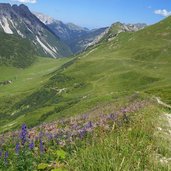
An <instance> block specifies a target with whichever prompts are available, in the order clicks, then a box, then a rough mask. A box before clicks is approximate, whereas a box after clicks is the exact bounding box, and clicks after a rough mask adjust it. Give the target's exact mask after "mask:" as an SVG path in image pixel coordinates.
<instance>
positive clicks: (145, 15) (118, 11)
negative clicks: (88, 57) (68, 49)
mask: <svg viewBox="0 0 171 171" xmlns="http://www.w3.org/2000/svg"><path fill="white" fill-rule="evenodd" d="M0 3H11V4H21V3H24V4H26V5H27V6H28V7H29V8H30V10H31V11H35V12H41V13H44V14H47V15H49V16H51V17H53V18H55V19H58V20H61V21H63V22H65V23H68V22H72V23H75V24H77V25H80V26H82V27H88V28H99V27H105V26H110V25H111V24H112V23H114V22H117V21H120V22H123V23H147V24H154V23H156V22H158V21H160V20H162V19H164V18H165V17H167V16H169V15H171V0H0Z"/></svg>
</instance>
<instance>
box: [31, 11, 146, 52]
mask: <svg viewBox="0 0 171 171" xmlns="http://www.w3.org/2000/svg"><path fill="white" fill-rule="evenodd" d="M34 14H35V15H36V16H37V18H39V19H40V21H42V22H43V23H44V24H46V25H47V26H48V27H49V28H50V29H51V30H52V31H53V32H54V33H55V34H56V35H57V36H59V37H60V38H61V40H63V41H64V42H65V43H66V44H67V45H68V46H69V47H70V48H71V50H72V52H73V53H80V52H82V51H83V50H85V49H86V48H88V47H89V46H92V45H95V44H97V43H98V42H99V41H100V40H101V39H102V38H103V37H104V36H105V35H106V34H107V33H108V32H110V30H111V29H112V28H113V27H114V26H116V27H118V33H120V32H125V31H127V32H130V31H131V32H135V31H138V30H140V29H143V28H144V27H146V26H147V25H146V24H144V23H137V24H123V23H120V22H117V23H114V24H113V25H112V26H111V27H104V28H98V29H93V30H89V29H88V28H84V27H80V26H77V25H75V24H73V23H66V24H65V23H63V22H62V21H59V20H56V19H54V18H52V17H50V16H48V15H45V14H42V13H37V12H34Z"/></svg>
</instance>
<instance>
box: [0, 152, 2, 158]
mask: <svg viewBox="0 0 171 171" xmlns="http://www.w3.org/2000/svg"><path fill="white" fill-rule="evenodd" d="M1 157H2V151H1V150H0V158H1Z"/></svg>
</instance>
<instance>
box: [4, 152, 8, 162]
mask: <svg viewBox="0 0 171 171" xmlns="http://www.w3.org/2000/svg"><path fill="white" fill-rule="evenodd" d="M8 156H9V154H8V151H6V152H5V155H4V162H5V164H7V159H8Z"/></svg>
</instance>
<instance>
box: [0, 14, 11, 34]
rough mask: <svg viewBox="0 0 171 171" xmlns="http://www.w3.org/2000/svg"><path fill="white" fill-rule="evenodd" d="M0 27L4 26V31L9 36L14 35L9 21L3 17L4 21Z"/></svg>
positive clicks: (0, 22)
mask: <svg viewBox="0 0 171 171" xmlns="http://www.w3.org/2000/svg"><path fill="white" fill-rule="evenodd" d="M0 25H1V26H2V28H3V30H4V32H5V33H7V34H13V31H12V30H11V28H10V25H9V23H8V20H7V19H6V18H5V17H3V19H2V21H0Z"/></svg>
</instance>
